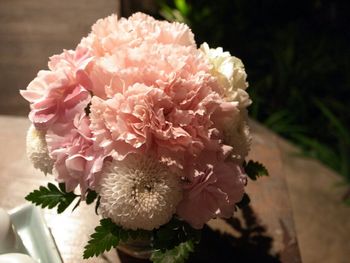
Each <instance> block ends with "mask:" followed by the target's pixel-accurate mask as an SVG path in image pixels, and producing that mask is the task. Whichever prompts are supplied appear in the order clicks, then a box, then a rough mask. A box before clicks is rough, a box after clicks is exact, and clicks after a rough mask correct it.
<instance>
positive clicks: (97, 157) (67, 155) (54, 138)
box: [46, 114, 104, 193]
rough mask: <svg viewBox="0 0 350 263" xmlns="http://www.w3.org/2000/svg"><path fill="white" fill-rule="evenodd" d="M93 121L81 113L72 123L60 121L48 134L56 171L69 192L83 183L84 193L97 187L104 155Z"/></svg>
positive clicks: (58, 178)
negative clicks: (97, 143)
mask: <svg viewBox="0 0 350 263" xmlns="http://www.w3.org/2000/svg"><path fill="white" fill-rule="evenodd" d="M89 125H90V121H89V118H88V117H87V116H85V115H84V114H82V115H77V116H76V117H75V119H74V122H73V124H72V125H68V127H67V125H65V124H56V125H55V126H54V127H52V128H53V129H50V130H49V131H48V132H47V134H46V141H47V145H48V150H49V154H50V157H51V158H52V159H53V160H54V161H55V163H54V169H53V173H54V175H55V176H56V179H57V181H58V182H64V183H65V184H66V188H67V190H68V191H73V190H74V189H75V188H76V186H78V185H79V186H80V189H81V192H82V193H85V191H86V190H87V189H88V188H89V189H95V187H96V185H97V182H98V179H99V172H100V171H101V169H102V166H103V160H104V156H103V155H102V152H101V151H100V150H99V149H96V148H95V147H94V145H93V139H92V134H91V130H90V128H89Z"/></svg>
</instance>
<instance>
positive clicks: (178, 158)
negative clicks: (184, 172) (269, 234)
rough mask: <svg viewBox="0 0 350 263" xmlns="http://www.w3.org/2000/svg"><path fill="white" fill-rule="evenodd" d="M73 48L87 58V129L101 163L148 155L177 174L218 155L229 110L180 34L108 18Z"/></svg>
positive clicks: (147, 20) (140, 17)
mask: <svg viewBox="0 0 350 263" xmlns="http://www.w3.org/2000/svg"><path fill="white" fill-rule="evenodd" d="M81 45H84V46H86V47H88V48H89V49H91V50H92V52H93V54H94V56H95V59H94V63H93V65H92V66H91V67H89V76H90V79H91V81H92V83H93V88H92V91H93V94H94V95H95V96H94V98H93V99H92V105H91V116H90V117H91V122H92V124H91V129H92V130H93V133H94V135H95V138H96V143H97V144H98V145H99V146H100V147H101V148H103V149H104V151H105V154H106V155H112V156H113V157H114V158H115V159H118V160H123V158H125V156H126V155H128V154H130V153H135V152H137V153H154V154H156V156H157V157H158V158H159V159H163V160H166V161H167V162H168V163H173V164H175V165H176V166H179V167H182V166H183V160H184V159H185V158H187V157H186V156H187V155H190V156H196V155H198V154H199V153H200V152H201V151H202V150H203V149H205V148H210V149H213V150H218V149H221V148H223V147H225V146H224V145H223V144H222V143H221V141H222V135H221V134H220V133H221V131H220V130H221V125H222V124H223V123H224V122H225V121H224V120H225V118H226V117H227V116H229V115H232V114H235V112H236V111H237V103H236V102H226V101H225V100H224V99H223V94H224V90H223V88H222V87H220V86H219V85H218V82H217V79H216V78H215V77H213V76H212V75H211V73H210V64H209V62H208V60H207V59H206V58H205V57H204V55H203V53H202V52H201V51H199V50H198V49H197V48H196V45H195V42H194V38H193V34H192V32H191V31H190V29H189V28H188V27H187V26H185V25H183V24H178V23H169V22H165V21H157V20H155V19H153V18H152V17H149V16H146V15H144V14H140V13H139V14H135V15H133V16H131V17H130V18H129V19H123V18H122V19H120V20H117V17H116V16H110V17H108V18H106V19H103V20H99V21H98V22H97V23H96V24H95V25H94V26H93V30H92V33H91V34H90V35H89V36H88V37H87V38H86V39H84V40H83V41H82V43H81Z"/></svg>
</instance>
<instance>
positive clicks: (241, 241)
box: [0, 116, 301, 263]
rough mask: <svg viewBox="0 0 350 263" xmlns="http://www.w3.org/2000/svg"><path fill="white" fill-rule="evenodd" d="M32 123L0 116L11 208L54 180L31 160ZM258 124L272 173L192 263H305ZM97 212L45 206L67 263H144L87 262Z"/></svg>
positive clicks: (206, 237) (212, 232)
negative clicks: (85, 251)
mask: <svg viewBox="0 0 350 263" xmlns="http://www.w3.org/2000/svg"><path fill="white" fill-rule="evenodd" d="M28 126H29V122H28V120H27V119H26V118H21V117H5V116H0V127H1V129H0V145H1V147H0V180H1V184H0V206H1V207H3V208H5V209H12V208H14V207H16V206H18V205H21V204H23V203H25V200H24V196H25V195H26V194H27V193H28V192H30V191H31V190H33V189H35V188H38V187H39V185H43V184H46V182H48V181H52V178H51V177H49V176H48V177H45V176H44V175H43V174H42V173H40V172H39V171H37V170H35V169H34V168H33V167H32V166H31V164H30V163H29V161H28V160H27V158H26V154H25V134H26V130H27V128H28ZM252 127H253V128H252V129H253V134H254V141H253V148H252V151H251V158H254V159H255V160H259V161H261V162H264V163H265V164H266V166H267V167H268V169H269V171H270V173H271V176H270V177H266V178H262V179H260V180H259V181H257V182H256V183H255V182H254V183H253V182H250V183H249V185H248V189H247V192H248V194H249V195H250V197H251V199H252V206H251V207H248V208H247V209H245V210H244V211H243V213H242V212H239V213H237V214H236V217H235V219H230V220H213V221H211V222H210V224H209V225H210V227H206V228H205V229H204V231H203V242H201V245H200V246H199V247H198V249H197V252H196V253H195V254H194V255H193V256H192V258H191V260H190V262H255V260H258V259H259V262H288V263H289V262H301V260H300V255H299V250H298V245H297V239H296V234H295V230H294V223H293V216H292V210H291V206H290V203H289V197H288V190H287V187H286V183H285V179H284V176H283V173H282V166H281V165H282V162H281V159H280V158H281V154H280V152H279V150H278V147H277V145H276V141H275V140H276V138H274V137H273V136H271V134H270V133H268V132H267V131H266V130H265V129H263V128H261V127H260V126H259V125H256V124H253V126H252ZM93 210H94V207H93V206H90V207H88V206H86V205H82V206H80V207H79V208H78V209H77V210H75V211H74V212H73V213H71V212H70V211H66V212H64V213H63V214H61V215H56V213H55V211H53V210H46V209H45V210H44V215H45V218H46V220H47V224H48V226H49V227H50V228H51V231H52V234H53V236H54V238H55V240H56V243H57V247H58V249H59V251H60V253H61V255H62V258H63V260H64V262H66V263H71V262H72V263H76V262H97V263H99V262H113V263H117V262H144V261H138V260H132V259H131V258H129V257H127V256H125V255H119V256H118V255H117V253H116V252H115V251H114V250H113V251H111V252H109V253H107V254H106V255H103V256H101V257H99V258H93V259H90V260H85V261H84V260H82V257H81V256H82V252H83V247H84V245H85V244H86V242H87V240H88V237H89V235H90V234H91V233H92V231H93V229H94V227H95V226H96V224H97V223H98V220H99V219H98V217H97V216H96V215H95V214H94V211H93ZM248 259H251V260H248ZM252 260H253V261H252Z"/></svg>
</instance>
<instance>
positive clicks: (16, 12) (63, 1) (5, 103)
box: [0, 0, 120, 115]
mask: <svg viewBox="0 0 350 263" xmlns="http://www.w3.org/2000/svg"><path fill="white" fill-rule="evenodd" d="M119 9H120V8H119V0H99V1H91V0H59V1H54V0H0V83H1V86H0V89H1V90H0V91H1V94H2V95H0V113H1V114H16V115H18V114H24V113H25V112H26V110H27V107H26V106H27V104H26V102H25V101H24V100H23V99H20V96H19V95H17V96H4V95H3V94H14V93H15V94H18V90H19V89H24V88H26V86H27V85H28V83H29V82H30V81H31V80H32V79H33V78H34V77H35V76H36V74H37V72H38V71H39V70H40V69H45V68H47V61H48V57H50V56H52V55H54V54H57V53H61V52H62V50H63V49H71V48H74V47H75V46H76V45H77V44H78V43H79V41H80V39H81V38H82V37H83V36H86V35H87V34H88V33H89V32H90V28H91V26H92V24H93V23H95V22H96V20H97V19H99V18H102V17H105V16H107V15H110V14H112V13H115V12H117V13H119V12H118V10H119Z"/></svg>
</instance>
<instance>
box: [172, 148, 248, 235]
mask: <svg viewBox="0 0 350 263" xmlns="http://www.w3.org/2000/svg"><path fill="white" fill-rule="evenodd" d="M204 155H206V156H205V157H204ZM187 174H188V176H189V178H187V180H188V181H187V183H185V185H184V197H183V199H182V201H181V202H180V204H179V205H178V208H177V214H178V215H179V216H180V217H181V218H183V219H184V220H186V221H187V222H188V223H189V224H191V225H192V227H194V228H197V229H200V228H202V227H203V225H204V224H205V223H206V222H208V221H209V220H210V219H212V218H215V217H225V218H229V217H231V216H232V215H233V212H234V210H235V203H237V202H239V201H240V200H241V199H242V197H243V193H244V186H245V184H246V176H245V174H244V172H243V170H242V168H241V167H240V166H239V165H238V164H234V163H232V162H225V161H223V160H221V161H220V160H217V158H216V157H215V155H214V156H213V153H210V152H207V153H203V155H202V157H201V158H199V159H197V160H195V161H194V164H192V165H190V168H189V171H188V173H187Z"/></svg>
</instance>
